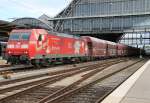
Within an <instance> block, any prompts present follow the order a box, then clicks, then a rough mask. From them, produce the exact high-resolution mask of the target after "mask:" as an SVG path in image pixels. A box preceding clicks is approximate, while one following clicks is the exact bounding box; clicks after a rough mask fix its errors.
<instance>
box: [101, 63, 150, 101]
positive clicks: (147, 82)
mask: <svg viewBox="0 0 150 103" xmlns="http://www.w3.org/2000/svg"><path fill="white" fill-rule="evenodd" d="M101 103H150V61H148V62H147V63H146V64H145V65H144V66H142V67H141V68H140V69H139V70H138V71H137V72H136V73H134V74H133V75H132V76H131V77H130V78H129V79H128V80H126V81H125V82H124V83H123V84H122V85H121V86H119V87H118V88H117V89H116V90H115V91H114V92H112V93H111V94H110V95H109V96H108V97H106V98H105V99H104V100H103V101H102V102H101Z"/></svg>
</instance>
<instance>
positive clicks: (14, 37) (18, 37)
mask: <svg viewBox="0 0 150 103" xmlns="http://www.w3.org/2000/svg"><path fill="white" fill-rule="evenodd" d="M29 38H30V33H12V34H10V37H9V40H29Z"/></svg>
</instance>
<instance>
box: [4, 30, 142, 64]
mask: <svg viewBox="0 0 150 103" xmlns="http://www.w3.org/2000/svg"><path fill="white" fill-rule="evenodd" d="M6 52H7V55H8V59H7V61H8V62H10V63H12V64H16V63H17V64H18V63H21V64H32V65H35V66H46V65H50V64H53V63H54V62H77V61H88V60H96V59H104V58H112V57H121V56H131V55H137V54H138V53H139V49H137V48H133V47H129V46H126V45H123V44H117V43H113V42H110V41H106V40H101V39H98V38H94V37H90V36H81V37H79V36H75V35H68V34H63V33H55V32H49V31H47V30H44V29H19V30H13V31H12V32H11V33H10V37H9V40H8V44H7V48H6Z"/></svg>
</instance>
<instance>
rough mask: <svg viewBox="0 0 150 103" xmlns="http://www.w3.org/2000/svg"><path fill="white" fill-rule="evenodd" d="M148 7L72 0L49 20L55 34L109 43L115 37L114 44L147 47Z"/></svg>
mask: <svg viewBox="0 0 150 103" xmlns="http://www.w3.org/2000/svg"><path fill="white" fill-rule="evenodd" d="M149 5H150V0H72V2H71V3H70V5H68V6H67V7H66V8H65V9H64V10H63V11H62V12H60V13H59V14H58V15H57V16H56V17H55V18H53V19H50V21H51V22H53V28H54V29H55V30H56V31H59V32H68V33H72V34H83V35H84V34H86V35H88V34H89V35H92V36H96V35H99V37H102V38H103V37H105V36H107V38H108V40H112V41H114V38H113V37H115V38H116V39H115V41H117V42H118V41H119V42H121V43H124V44H127V45H131V46H138V45H143V46H145V45H149V44H150V36H149V34H150V6H149ZM106 34H110V35H106ZM100 35H102V36H100ZM141 35H142V36H141ZM107 38H106V39H107ZM118 38H119V39H118ZM120 39H122V40H120ZM143 46H139V47H143Z"/></svg>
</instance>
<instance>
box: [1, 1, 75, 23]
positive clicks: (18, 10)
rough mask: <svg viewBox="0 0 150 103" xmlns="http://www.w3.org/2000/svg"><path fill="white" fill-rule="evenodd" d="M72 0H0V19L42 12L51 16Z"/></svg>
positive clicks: (35, 14)
mask: <svg viewBox="0 0 150 103" xmlns="http://www.w3.org/2000/svg"><path fill="white" fill-rule="evenodd" d="M71 1H72V0H0V20H8V21H11V18H19V17H35V18H38V17H39V16H40V15H42V14H47V15H49V16H51V17H53V16H55V15H56V14H58V13H59V12H60V11H61V10H62V9H64V8H65V7H66V6H67V5H68V4H69V3H70V2H71Z"/></svg>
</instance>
